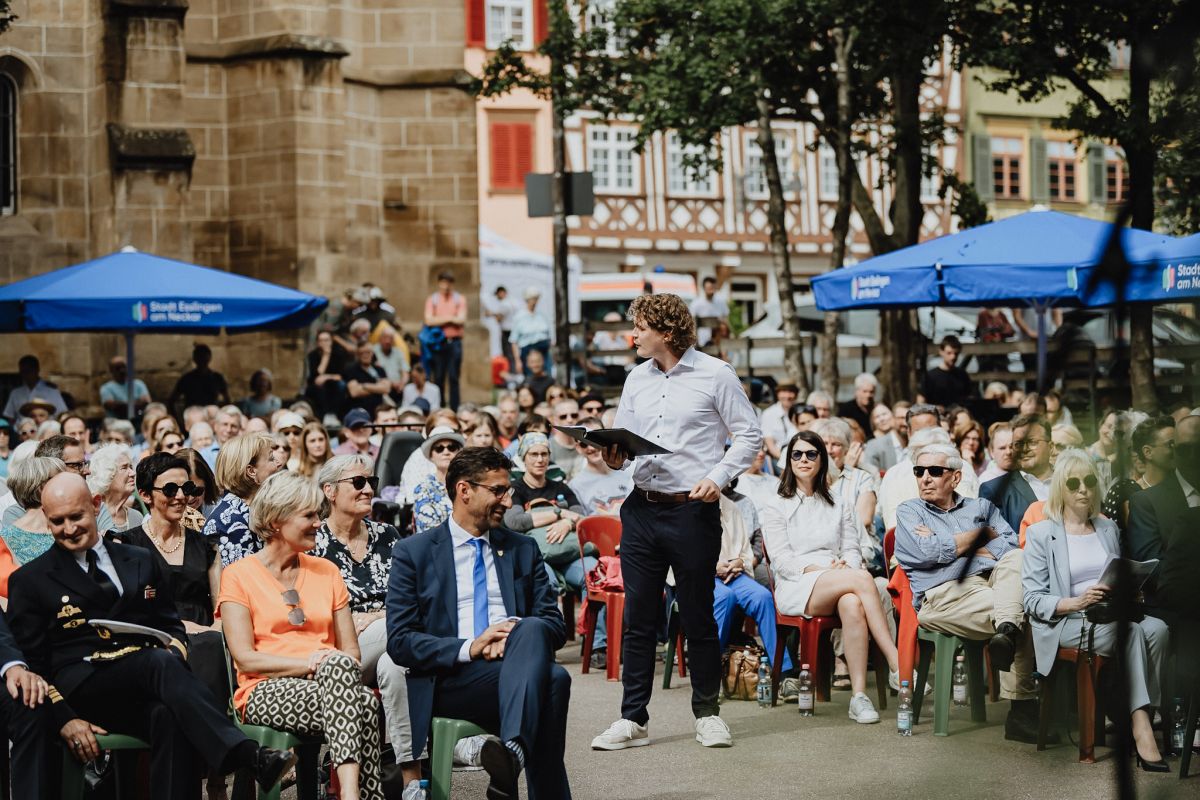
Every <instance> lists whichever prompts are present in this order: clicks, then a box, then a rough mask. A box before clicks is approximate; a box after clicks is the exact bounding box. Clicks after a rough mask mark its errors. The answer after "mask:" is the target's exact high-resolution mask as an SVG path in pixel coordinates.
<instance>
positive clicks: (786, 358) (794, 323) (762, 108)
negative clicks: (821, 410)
mask: <svg viewBox="0 0 1200 800" xmlns="http://www.w3.org/2000/svg"><path fill="white" fill-rule="evenodd" d="M755 104H756V105H757V108H758V147H759V149H760V150H762V161H763V167H764V169H765V170H766V175H767V190H768V192H769V193H770V196H769V199H768V200H767V222H768V224H769V225H770V228H771V263H772V264H773V266H774V267H775V283H776V284H778V285H779V315H780V316H781V317H782V318H783V368H784V371H785V372H786V373H787V377H788V380H789V381H791V382H792V383H794V384H796V385H797V386H799V387H800V391H801V392H802V393H804V394H808V375H807V373H806V372H805V370H804V343H803V342H802V341H801V339H800V320H799V318H798V317H797V316H796V300H795V288H794V287H793V285H792V263H791V256H790V254H789V253H788V235H787V214H786V213H785V211H784V205H783V179H782V178H781V177H780V174H779V162H778V161H777V160H776V159H775V135H774V134H773V133H772V132H771V116H772V112H771V101H770V100H769V99H768V98H767V94H766V89H765V87H764V86H763V84H762V76H761V74H760V75H759V81H758V89H757V90H756V92H755Z"/></svg>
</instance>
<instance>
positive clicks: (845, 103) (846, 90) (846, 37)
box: [820, 28, 856, 399]
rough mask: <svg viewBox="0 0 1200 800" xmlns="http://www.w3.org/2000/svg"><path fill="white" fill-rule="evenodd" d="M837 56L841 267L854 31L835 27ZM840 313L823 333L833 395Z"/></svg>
mask: <svg viewBox="0 0 1200 800" xmlns="http://www.w3.org/2000/svg"><path fill="white" fill-rule="evenodd" d="M833 42H834V57H835V58H836V60H837V65H838V72H837V119H836V120H835V122H834V127H835V129H836V131H837V138H836V139H835V140H834V142H833V146H834V153H835V154H836V157H837V168H838V199H837V208H836V210H835V212H834V215H833V248H832V251H831V253H830V259H829V266H830V268H831V269H840V268H841V267H842V265H843V264H844V263H845V261H846V236H847V234H848V233H849V232H850V211H851V204H852V203H853V196H854V177H855V172H856V171H855V168H854V160H853V159H852V158H851V157H850V133H851V130H850V124H851V116H850V113H851V108H850V51H851V49H852V48H853V47H854V31H850V32H849V33H847V32H846V31H845V30H844V29H842V28H835V29H834V31H833ZM837 334H838V314H837V312H836V311H827V312H826V313H825V332H824V335H822V336H821V380H820V383H821V388H822V389H824V390H825V391H826V392H828V393H829V396H830V397H833V398H835V399H836V398H837V395H838V384H839V377H840V376H839V374H838V373H839V370H838V346H837Z"/></svg>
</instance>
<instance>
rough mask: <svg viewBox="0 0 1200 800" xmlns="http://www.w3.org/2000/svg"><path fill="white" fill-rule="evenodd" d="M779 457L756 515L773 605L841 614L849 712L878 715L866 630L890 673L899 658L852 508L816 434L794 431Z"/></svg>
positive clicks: (861, 718) (865, 717)
mask: <svg viewBox="0 0 1200 800" xmlns="http://www.w3.org/2000/svg"><path fill="white" fill-rule="evenodd" d="M783 456H784V459H783V461H784V464H786V465H787V466H786V469H785V471H784V473H783V477H782V478H781V479H780V482H779V496H778V497H775V498H772V499H771V502H770V503H769V504H767V505H766V507H765V508H764V509H763V514H762V529H763V538H764V542H765V544H766V550H767V556H768V557H769V558H770V561H771V572H772V574H773V575H774V578H775V605H776V607H777V608H778V609H779V611H780V613H782V614H791V615H802V616H805V617H813V616H832V615H834V614H836V615H837V616H838V617H839V618H840V619H841V622H842V641H843V646H844V648H845V655H846V663H847V665H848V666H849V668H850V687H851V690H852V691H853V697H852V698H851V700H850V718H851V719H853V720H854V721H856V722H862V723H870V722H878V721H879V712H877V711H876V710H875V706H874V705H873V704H872V703H871V699H870V698H869V697H867V695H866V693H865V689H866V683H867V649H868V645H869V642H870V640H869V638H868V637H869V636H873V637H874V638H875V642H876V644H878V646H879V649H880V650H881V651H882V652H883V655H884V657H885V658H886V659H887V662H888V669H889V670H890V671H891V672H893V673H895V672H896V671H897V669H898V659H897V655H896V645H895V644H894V643H893V642H892V639H891V636H890V634H889V631H888V626H887V621H886V619H885V617H884V611H883V605H882V604H881V603H880V600H879V594H878V592H877V591H876V589H875V583H874V581H873V580H872V579H871V574H870V573H869V572H867V571H866V570H865V569H863V568H862V554H861V552H860V550H859V523H858V521H857V519H856V517H855V509H854V508H853V507H852V506H851V505H850V504H849V503H847V502H844V501H843V499H842V496H841V495H835V494H833V493H831V492H830V490H829V455H828V453H827V451H826V450H825V444H824V442H822V441H821V437H820V436H818V435H817V434H815V433H812V432H809V431H800V432H799V433H797V434H796V435H795V436H793V437H792V440H791V441H790V442H788V445H787V449H786V450H785V451H784V454H783Z"/></svg>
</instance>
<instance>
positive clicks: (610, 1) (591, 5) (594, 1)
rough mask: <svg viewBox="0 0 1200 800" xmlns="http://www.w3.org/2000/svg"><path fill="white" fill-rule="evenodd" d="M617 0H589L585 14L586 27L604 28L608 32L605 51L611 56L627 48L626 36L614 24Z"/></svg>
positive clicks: (590, 28) (589, 28)
mask: <svg viewBox="0 0 1200 800" xmlns="http://www.w3.org/2000/svg"><path fill="white" fill-rule="evenodd" d="M616 7H617V2H616V0H588V2H587V11H586V13H585V14H584V29H585V30H592V29H594V28H602V29H604V30H605V31H606V32H607V34H608V35H607V36H606V37H605V40H604V52H605V53H607V54H608V55H610V56H619V55H621V53H622V52H623V51H624V49H625V43H626V38H625V37H624V36H621V35H620V34H618V33H617V29H616V26H615V25H614V24H613V19H612V14H613V12H614V11H615V10H616Z"/></svg>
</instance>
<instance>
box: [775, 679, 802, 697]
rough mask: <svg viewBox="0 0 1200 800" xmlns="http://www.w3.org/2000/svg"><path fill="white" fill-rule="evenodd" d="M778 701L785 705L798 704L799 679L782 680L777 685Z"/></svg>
mask: <svg viewBox="0 0 1200 800" xmlns="http://www.w3.org/2000/svg"><path fill="white" fill-rule="evenodd" d="M779 699H780V700H782V701H783V702H785V703H799V702H800V679H799V678H784V679H783V680H782V681H781V682H780V684H779Z"/></svg>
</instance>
